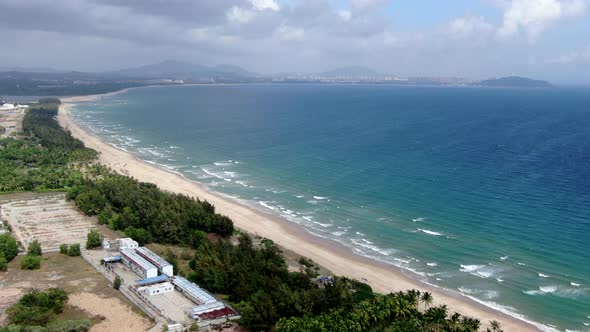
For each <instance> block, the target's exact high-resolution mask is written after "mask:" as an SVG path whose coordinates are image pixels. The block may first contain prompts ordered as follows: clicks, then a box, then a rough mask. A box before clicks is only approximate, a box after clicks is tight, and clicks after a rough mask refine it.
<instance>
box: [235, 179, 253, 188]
mask: <svg viewBox="0 0 590 332" xmlns="http://www.w3.org/2000/svg"><path fill="white" fill-rule="evenodd" d="M236 183H237V184H239V185H240V186H242V187H246V188H249V187H251V186H250V185H248V184H247V183H246V182H245V181H241V180H240V181H236Z"/></svg>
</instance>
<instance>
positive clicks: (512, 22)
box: [498, 0, 587, 43]
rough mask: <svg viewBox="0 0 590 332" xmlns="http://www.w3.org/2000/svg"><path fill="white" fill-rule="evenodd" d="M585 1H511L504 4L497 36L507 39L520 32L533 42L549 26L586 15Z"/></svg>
mask: <svg viewBox="0 0 590 332" xmlns="http://www.w3.org/2000/svg"><path fill="white" fill-rule="evenodd" d="M586 6H587V5H586V1H585V0H512V1H510V2H508V3H506V10H505V12H504V18H503V22H502V26H501V27H500V28H499V29H498V36H500V37H502V38H507V37H511V36H514V35H516V34H518V33H520V32H521V31H524V32H525V33H526V34H527V37H528V39H529V41H530V42H531V43H532V42H535V41H536V40H537V39H538V38H539V36H540V34H541V33H542V32H543V31H544V30H545V29H546V28H547V27H548V26H550V25H551V24H553V23H555V22H557V21H559V20H562V19H565V18H571V17H577V16H583V15H584V14H585V13H586Z"/></svg>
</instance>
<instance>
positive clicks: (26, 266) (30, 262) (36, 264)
mask: <svg viewBox="0 0 590 332" xmlns="http://www.w3.org/2000/svg"><path fill="white" fill-rule="evenodd" d="M40 267H41V257H39V256H33V255H25V256H23V258H22V259H21V260H20V268H21V270H38V269H39V268H40Z"/></svg>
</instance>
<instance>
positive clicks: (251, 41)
mask: <svg viewBox="0 0 590 332" xmlns="http://www.w3.org/2000/svg"><path fill="white" fill-rule="evenodd" d="M0 40H1V41H2V46H0V67H15V66H18V67H51V68H56V69H66V70H80V71H104V70H116V69H122V68H127V67H137V66H140V65H145V64H150V63H156V62H160V61H163V60H179V61H188V62H192V63H195V64H203V65H216V64H232V65H238V66H242V67H244V68H246V69H248V70H250V71H253V72H257V73H262V74H272V73H293V72H300V73H313V72H321V71H325V70H330V69H333V68H337V67H342V66H353V65H354V66H367V67H369V68H372V69H374V70H376V71H379V72H383V73H388V74H392V75H397V76H401V77H407V76H447V77H448V76H454V77H465V78H472V79H482V78H488V77H499V76H506V75H513V74H514V75H521V76H527V77H532V78H537V79H546V80H550V81H552V82H558V83H584V84H589V83H590V0H405V1H404V0H0Z"/></svg>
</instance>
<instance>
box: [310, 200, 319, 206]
mask: <svg viewBox="0 0 590 332" xmlns="http://www.w3.org/2000/svg"><path fill="white" fill-rule="evenodd" d="M307 203H309V204H313V205H317V204H318V203H319V202H318V201H316V200H313V199H311V200H309V201H307Z"/></svg>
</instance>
